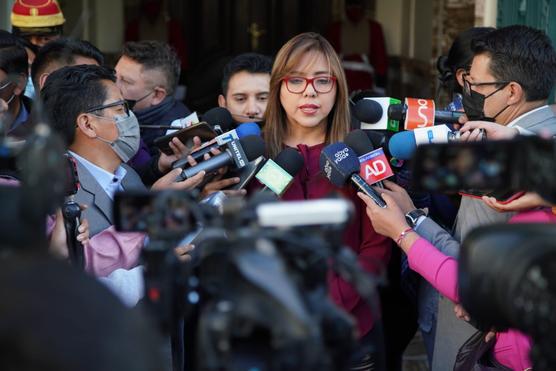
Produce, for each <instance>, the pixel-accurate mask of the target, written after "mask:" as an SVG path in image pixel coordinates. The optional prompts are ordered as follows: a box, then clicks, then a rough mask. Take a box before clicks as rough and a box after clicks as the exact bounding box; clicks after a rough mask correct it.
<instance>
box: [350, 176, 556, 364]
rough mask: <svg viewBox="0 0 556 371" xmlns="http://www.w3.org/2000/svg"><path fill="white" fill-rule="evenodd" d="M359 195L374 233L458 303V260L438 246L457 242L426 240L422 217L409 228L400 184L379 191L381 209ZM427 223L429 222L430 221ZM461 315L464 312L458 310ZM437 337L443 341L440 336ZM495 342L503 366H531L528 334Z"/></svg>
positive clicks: (541, 217)
mask: <svg viewBox="0 0 556 371" xmlns="http://www.w3.org/2000/svg"><path fill="white" fill-rule="evenodd" d="M358 196H359V197H360V198H361V199H362V200H363V201H364V202H365V204H366V205H367V215H368V217H369V219H370V220H371V222H372V225H373V227H374V228H375V230H376V232H378V233H381V234H383V235H385V236H387V237H390V238H391V239H393V240H395V241H396V243H397V244H398V245H399V246H400V248H401V249H402V250H403V251H404V252H405V253H406V254H407V256H408V261H409V266H410V268H411V269H413V270H415V271H416V272H417V273H419V274H420V275H421V276H423V278H425V279H426V280H427V281H428V282H430V283H431V284H432V285H433V286H434V287H435V288H436V289H437V290H438V291H439V292H440V293H441V294H443V295H445V296H446V297H448V298H449V299H450V300H451V301H453V302H455V303H458V300H459V298H458V293H457V261H456V259H455V258H453V257H451V256H448V255H446V254H445V253H442V252H441V249H442V248H444V247H445V246H447V245H449V244H452V245H454V244H455V245H457V247H458V248H459V243H458V242H457V241H455V240H453V238H451V236H449V234H448V232H444V234H442V238H443V240H441V239H440V238H439V239H437V242H439V243H438V245H437V244H436V243H435V242H434V241H430V242H429V241H427V240H426V239H425V238H423V237H422V236H421V235H420V233H419V228H420V227H421V226H422V225H423V223H425V220H421V223H420V224H418V225H416V226H414V227H413V228H410V226H409V225H408V222H407V221H406V218H405V216H404V211H406V210H408V209H411V207H412V204H411V200H410V198H409V196H408V195H407V193H406V192H405V190H403V189H402V188H400V187H398V188H396V189H395V190H394V191H393V190H389V191H388V190H387V191H384V192H383V193H382V197H383V198H384V200H385V201H386V203H387V205H388V206H387V207H386V208H384V209H383V208H380V207H378V206H376V205H375V204H374V202H373V201H372V200H371V199H370V198H369V197H367V196H366V195H364V194H362V193H359V194H358ZM533 204H534V202H531V203H530V205H533ZM428 222H429V223H432V221H430V220H429V221H428ZM510 222H511V223H514V222H518V223H525V222H542V223H556V216H555V215H554V214H553V213H552V212H551V211H550V210H547V209H544V210H537V211H532V212H525V213H521V214H518V215H517V216H515V217H514V218H512V219H511V220H510ZM460 316H465V315H464V314H463V313H460ZM439 340H440V341H442V339H439ZM495 341H496V343H495V345H494V348H493V354H494V357H495V358H496V360H497V361H498V362H500V363H501V364H502V365H504V366H506V367H511V368H512V369H516V370H524V369H526V368H529V367H531V362H530V359H529V350H530V348H531V342H530V340H529V338H528V337H527V336H525V335H524V334H522V333H520V332H518V331H515V330H509V331H505V332H500V333H497V334H496V340H495Z"/></svg>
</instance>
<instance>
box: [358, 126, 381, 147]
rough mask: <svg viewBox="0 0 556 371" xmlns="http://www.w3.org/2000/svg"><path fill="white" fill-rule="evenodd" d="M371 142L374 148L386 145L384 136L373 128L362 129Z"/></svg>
mask: <svg viewBox="0 0 556 371" xmlns="http://www.w3.org/2000/svg"><path fill="white" fill-rule="evenodd" d="M363 131H364V132H365V134H367V137H368V138H369V140H370V141H371V143H372V144H373V147H374V148H380V147H384V146H386V136H385V135H384V134H382V133H379V132H377V131H374V130H363Z"/></svg>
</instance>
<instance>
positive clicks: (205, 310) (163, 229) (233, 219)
mask: <svg viewBox="0 0 556 371" xmlns="http://www.w3.org/2000/svg"><path fill="white" fill-rule="evenodd" d="M169 200H172V201H171V202H169ZM177 200H181V201H179V202H178V201H177ZM254 200H262V201H254V202H251V203H247V204H246V203H245V202H244V201H242V200H241V199H234V198H232V199H227V200H224V202H223V204H222V205H221V208H220V210H222V212H221V213H218V212H214V210H212V211H211V210H210V207H209V206H207V205H205V204H199V203H197V202H195V200H194V197H191V196H186V194H185V193H183V192H167V193H158V194H152V193H143V194H128V195H125V194H120V195H117V196H116V199H115V208H114V210H115V215H116V218H115V221H116V226H117V227H120V228H122V227H123V228H126V229H127V230H130V228H139V229H140V230H142V231H146V232H149V234H151V233H152V234H153V235H154V236H157V238H156V241H159V242H157V245H156V246H158V252H154V251H153V246H152V244H153V240H152V239H151V241H150V242H149V245H147V247H145V252H144V254H143V257H144V261H145V280H146V283H145V285H146V299H147V301H151V302H152V299H153V298H151V297H150V294H151V293H153V292H154V296H155V297H156V298H157V299H158V301H159V302H158V303H154V304H155V305H154V306H153V305H151V307H152V308H154V309H155V311H156V312H157V314H156V316H157V318H158V319H159V321H160V320H161V319H162V320H163V321H162V322H163V323H165V324H166V325H168V324H173V323H174V324H175V323H176V322H177V320H178V319H179V318H180V317H182V318H183V317H185V320H186V323H192V324H194V323H197V324H198V328H197V341H196V346H197V348H198V350H197V366H198V367H197V368H199V369H206V370H248V369H254V368H256V369H260V370H299V369H303V370H319V371H321V370H343V369H346V367H347V366H348V364H349V360H350V356H351V355H352V354H353V352H354V351H355V350H356V346H357V338H356V335H355V334H356V326H355V322H354V320H353V319H352V318H351V317H350V316H349V315H348V314H347V313H346V312H344V311H343V309H341V308H339V307H338V306H337V305H336V304H334V303H333V302H332V301H331V299H330V298H329V296H328V289H327V273H328V267H329V266H330V262H331V261H334V263H333V265H334V266H336V268H337V269H338V271H339V272H340V274H342V277H345V279H346V280H347V281H348V282H352V283H353V285H354V287H356V288H361V290H362V297H364V298H365V299H368V301H369V302H372V304H373V305H374V307H378V305H376V303H377V299H376V297H374V296H376V288H375V281H374V280H373V279H372V278H371V277H369V275H368V274H367V273H365V272H363V271H362V269H361V268H360V267H359V266H358V265H357V263H356V258H355V256H354V255H353V252H351V250H349V251H348V249H347V248H344V247H343V246H342V245H341V241H339V239H340V238H341V235H342V231H343V229H344V228H345V226H346V225H347V223H348V222H349V220H350V217H351V215H352V205H351V204H350V203H349V202H348V201H345V200H342V199H331V200H322V201H307V202H305V203H303V205H304V208H303V209H301V208H300V205H299V204H298V203H296V204H295V205H292V204H288V203H287V202H281V203H277V202H269V201H268V200H269V198H266V197H259V198H254ZM270 200H272V198H270ZM207 208H208V209H207ZM176 210H177V211H176ZM301 210H303V211H301ZM304 211H305V212H304ZM326 211H327V212H326ZM176 212H178V214H179V215H180V216H181V219H180V220H181V222H182V224H181V225H179V223H174V222H172V223H169V222H168V221H169V220H172V218H171V216H172V215H173V214H175V213H176ZM288 213H289V214H291V215H288ZM315 213H316V214H318V215H320V219H319V221H318V224H311V223H312V222H311V221H312V220H314V217H313V216H314V214H315ZM126 218H127V220H126ZM327 218H330V219H329V220H330V221H329V223H328V224H327V223H326V220H327ZM332 220H333V221H332ZM307 223H309V224H311V225H307ZM199 224H201V225H202V226H203V231H202V232H201V233H200V234H199V236H198V237H197V238H195V250H194V251H195V256H194V262H193V264H191V263H190V264H189V267H188V268H187V269H184V270H181V271H180V270H178V269H176V263H175V261H174V260H172V259H169V258H168V255H164V253H163V250H166V251H169V250H171V247H172V246H175V245H172V244H169V243H168V242H170V241H171V242H172V243H174V244H175V243H176V242H177V241H179V240H180V238H179V236H181V237H183V236H184V234H187V233H189V232H191V231H192V230H193V229H195V228H197V227H198V225H199ZM339 236H340V237H339ZM160 241H165V244H161V243H160ZM153 267H156V268H155V269H153ZM153 287H156V289H155V290H154V291H153ZM373 295H374V296H373ZM164 296H165V297H166V298H167V300H166V301H164V299H163V297H164ZM180 298H181V300H180ZM369 298H370V299H369ZM184 299H185V300H184ZM172 302H173V304H171V303H172ZM163 303H166V304H163ZM156 304H158V306H157V305H156ZM193 308H196V310H195V311H193V310H192V309H193ZM190 313H197V314H196V316H197V317H196V318H191V317H189V318H188V315H189V314H190ZM376 313H377V314H378V311H377V312H376Z"/></svg>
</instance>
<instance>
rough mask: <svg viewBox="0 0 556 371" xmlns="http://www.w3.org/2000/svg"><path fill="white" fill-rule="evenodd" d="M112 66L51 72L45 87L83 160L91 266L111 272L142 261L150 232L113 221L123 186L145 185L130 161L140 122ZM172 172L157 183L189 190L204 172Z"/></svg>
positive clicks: (56, 118) (63, 131)
mask: <svg viewBox="0 0 556 371" xmlns="http://www.w3.org/2000/svg"><path fill="white" fill-rule="evenodd" d="M115 80H116V78H115V76H114V73H113V71H112V70H110V69H108V68H106V67H99V66H93V65H80V66H71V67H64V68H61V69H59V70H57V71H55V72H53V73H52V74H50V76H48V78H47V80H46V84H45V85H44V88H43V90H42V91H41V97H42V98H43V102H44V111H45V114H46V119H47V121H48V122H49V123H50V124H51V126H52V127H53V129H54V131H56V132H57V133H58V134H60V135H61V136H62V138H63V139H64V140H65V142H66V144H67V145H68V150H69V151H68V152H69V153H70V154H71V155H72V156H73V157H74V158H75V159H76V160H77V172H78V176H79V181H80V183H81V188H80V189H79V191H78V192H77V194H76V197H75V198H76V201H77V202H78V203H80V204H85V205H87V206H88V207H87V209H86V210H85V211H84V212H83V217H84V218H86V219H87V220H88V221H89V228H90V236H91V238H90V241H89V243H88V244H86V245H85V246H84V248H85V258H86V270H87V271H89V272H92V273H94V274H95V275H98V276H107V275H109V274H110V273H111V272H112V271H114V270H116V269H118V268H124V269H130V268H133V267H135V266H136V265H137V263H138V257H139V253H140V250H141V248H142V246H143V240H144V235H143V234H141V233H117V232H115V231H114V228H113V226H112V224H113V220H112V200H113V198H114V194H115V192H117V191H123V190H126V191H127V190H144V189H145V186H144V185H143V183H142V182H141V179H140V178H139V176H138V175H137V174H136V173H135V171H134V170H133V169H132V168H131V167H129V166H127V165H126V164H125V162H126V161H128V160H129V159H130V158H131V157H133V156H134V155H135V152H136V151H137V149H138V148H139V124H138V122H137V118H136V117H135V115H134V114H133V113H132V112H131V111H130V110H129V109H128V108H127V105H126V103H125V101H124V100H123V98H122V95H121V93H120V90H119V89H118V87H117V86H116V84H115ZM180 172H181V169H176V170H174V171H171V172H170V173H168V174H167V175H166V176H164V177H163V178H161V179H160V180H158V181H157V182H156V183H155V184H154V185H153V188H157V189H161V188H173V189H189V188H192V187H194V186H196V185H197V184H199V183H200V182H201V180H202V178H203V176H204V174H203V173H200V174H198V175H197V176H195V177H192V178H190V179H187V180H185V181H183V182H179V183H177V182H175V181H174V180H175V179H176V177H177V176H178V175H179V174H180Z"/></svg>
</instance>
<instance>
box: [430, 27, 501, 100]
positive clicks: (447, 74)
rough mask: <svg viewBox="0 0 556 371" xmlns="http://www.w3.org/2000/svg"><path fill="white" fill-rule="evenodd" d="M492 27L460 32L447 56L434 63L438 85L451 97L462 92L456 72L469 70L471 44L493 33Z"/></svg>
mask: <svg viewBox="0 0 556 371" xmlns="http://www.w3.org/2000/svg"><path fill="white" fill-rule="evenodd" d="M494 30H495V29H494V28H492V27H473V28H470V29H468V30H465V31H463V32H461V33H460V34H459V35H457V36H456V38H455V39H454V42H453V43H452V46H451V47H450V50H449V51H448V55H441V56H440V57H438V60H437V61H436V68H437V70H438V79H439V80H440V85H441V86H442V88H444V89H445V90H446V92H447V93H448V94H449V95H450V97H452V96H453V95H454V94H455V93H460V94H461V92H462V88H461V86H460V85H459V84H458V82H457V79H456V72H457V70H459V69H461V68H463V69H464V70H466V71H467V70H469V68H471V62H472V61H473V56H474V53H473V50H471V42H472V41H473V40H474V39H476V38H479V37H482V36H484V35H486V34H488V33H489V32H492V31H494Z"/></svg>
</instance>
